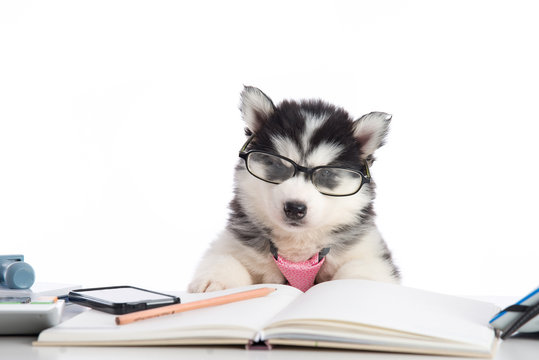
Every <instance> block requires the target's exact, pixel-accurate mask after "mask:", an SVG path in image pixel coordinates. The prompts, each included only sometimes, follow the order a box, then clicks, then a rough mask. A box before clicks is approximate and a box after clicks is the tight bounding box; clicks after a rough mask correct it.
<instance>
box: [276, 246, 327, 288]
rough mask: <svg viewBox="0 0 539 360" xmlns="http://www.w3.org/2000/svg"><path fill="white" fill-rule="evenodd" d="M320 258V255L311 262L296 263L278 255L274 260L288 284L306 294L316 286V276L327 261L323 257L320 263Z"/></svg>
mask: <svg viewBox="0 0 539 360" xmlns="http://www.w3.org/2000/svg"><path fill="white" fill-rule="evenodd" d="M318 257H319V254H315V255H313V257H312V258H310V259H309V260H306V261H303V262H297V263H295V262H291V261H288V260H286V259H285V258H283V257H281V256H280V255H277V258H275V257H273V260H275V263H276V264H277V266H278V267H279V270H281V273H283V275H284V277H285V278H286V280H288V283H289V284H290V285H292V286H293V287H295V288H298V289H299V290H301V291H303V292H305V291H307V290H309V289H310V288H311V287H312V286H313V285H314V279H315V277H316V274H318V271H319V270H320V267H321V266H322V264H323V263H324V261H325V260H326V258H325V257H323V258H322V260H320V261H318Z"/></svg>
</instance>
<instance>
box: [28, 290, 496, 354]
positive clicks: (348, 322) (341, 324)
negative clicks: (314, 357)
mask: <svg viewBox="0 0 539 360" xmlns="http://www.w3.org/2000/svg"><path fill="white" fill-rule="evenodd" d="M269 286H271V287H274V288H276V289H277V290H276V291H275V292H273V293H271V294H270V295H268V296H266V297H262V298H256V299H250V300H245V301H241V302H236V303H231V304H226V305H220V306H215V307H211V308H205V309H199V310H193V311H189V312H184V313H180V314H175V315H169V316H162V317H158V318H154V319H148V320H143V321H139V322H135V323H132V324H128V325H116V323H115V316H114V315H110V314H107V313H103V312H99V311H96V310H88V311H85V312H83V313H82V314H80V315H78V316H76V317H74V318H72V319H70V320H68V321H66V322H64V323H61V324H60V325H57V326H55V327H53V328H50V329H47V330H45V331H43V332H41V334H40V335H39V337H38V340H37V341H36V342H35V343H34V345H38V346H45V345H52V346H58V345H61V346H142V345H227V344H228V345H249V344H259V345H260V344H263V345H267V346H268V347H271V346H279V345H287V346H307V347H324V348H339V349H356V350H370V351H386V352H403V353H416V354H439V355H455V356H473V357H492V355H493V352H494V350H495V348H496V344H497V338H496V336H495V332H494V330H493V329H492V328H490V327H489V324H488V322H489V320H490V318H492V316H493V315H494V314H496V313H497V312H498V311H499V308H498V307H496V306H495V305H492V304H489V303H486V302H482V301H477V300H471V299H466V298H460V297H455V296H450V295H444V294H438V293H433V292H428V291H424V290H419V289H414V288H409V287H405V286H401V285H395V284H387V283H380V282H374V281H368V280H336V281H329V282H324V283H321V284H318V285H316V286H314V287H312V288H311V289H309V290H308V291H307V292H305V293H303V292H301V291H299V290H298V289H295V288H293V287H290V286H287V285H268V284H260V285H252V286H248V287H242V288H237V289H229V290H224V291H218V292H213V293H205V294H183V295H180V296H181V298H182V302H188V301H194V300H200V299H202V298H209V297H213V296H221V295H225V294H229V293H233V292H239V291H245V290H249V289H254V288H259V287H269Z"/></svg>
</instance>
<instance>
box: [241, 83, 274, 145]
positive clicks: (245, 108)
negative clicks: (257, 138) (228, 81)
mask: <svg viewBox="0 0 539 360" xmlns="http://www.w3.org/2000/svg"><path fill="white" fill-rule="evenodd" d="M240 110H241V114H242V116H243V121H245V124H246V125H247V128H246V129H245V132H246V133H247V135H250V133H256V132H257V130H258V129H260V127H261V126H262V124H263V123H265V122H266V121H267V120H268V118H269V117H270V116H271V115H272V114H273V113H274V112H275V105H273V101H271V99H270V98H269V97H268V96H267V95H266V94H264V93H263V92H262V91H260V90H259V89H257V88H255V87H252V86H245V87H244V88H243V91H242V93H241V103H240Z"/></svg>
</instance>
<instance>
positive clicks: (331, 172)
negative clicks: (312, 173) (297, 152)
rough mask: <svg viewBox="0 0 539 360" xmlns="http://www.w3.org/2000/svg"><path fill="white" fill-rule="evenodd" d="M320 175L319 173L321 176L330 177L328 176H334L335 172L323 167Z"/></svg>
mask: <svg viewBox="0 0 539 360" xmlns="http://www.w3.org/2000/svg"><path fill="white" fill-rule="evenodd" d="M320 175H321V176H322V177H323V178H330V177H332V176H335V172H334V171H332V170H328V169H323V170H322V171H321V172H320Z"/></svg>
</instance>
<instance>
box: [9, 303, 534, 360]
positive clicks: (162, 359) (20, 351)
mask: <svg viewBox="0 0 539 360" xmlns="http://www.w3.org/2000/svg"><path fill="white" fill-rule="evenodd" d="M79 312H80V308H79V307H78V305H70V306H68V307H66V310H65V311H64V316H63V320H64V321H65V320H67V319H69V318H70V317H72V316H74V315H76V314H78V313H79ZM36 339H37V336H0V360H12V359H17V360H30V359H31V360H64V359H65V360H79V359H80V360H82V359H84V360H87V359H115V360H123V359H126V360H127V359H128V360H137V359H141V360H147V359H156V360H157V359H159V360H168V359H174V360H177V359H189V360H190V359H210V358H212V359H225V360H226V359H231V360H241V359H253V360H264V359H291V360H297V359H301V358H304V357H305V356H308V357H309V358H310V359H311V360H318V359H320V360H328V359H329V360H333V359H354V360H381V359H390V360H391V359H395V360H396V359H399V360H401V359H402V360H426V359H438V360H442V359H451V360H456V359H462V358H456V357H442V356H426V355H405V354H389V353H375V352H366V351H339V350H326V349H303V348H274V349H273V350H245V349H244V348H242V347H191V346H188V347H180V346H177V347H37V346H32V341H35V340H36ZM494 359H496V360H537V359H539V336H535V337H534V338H511V339H509V340H506V341H503V342H502V343H501V344H500V346H499V348H498V351H497V353H496V355H495V357H494Z"/></svg>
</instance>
